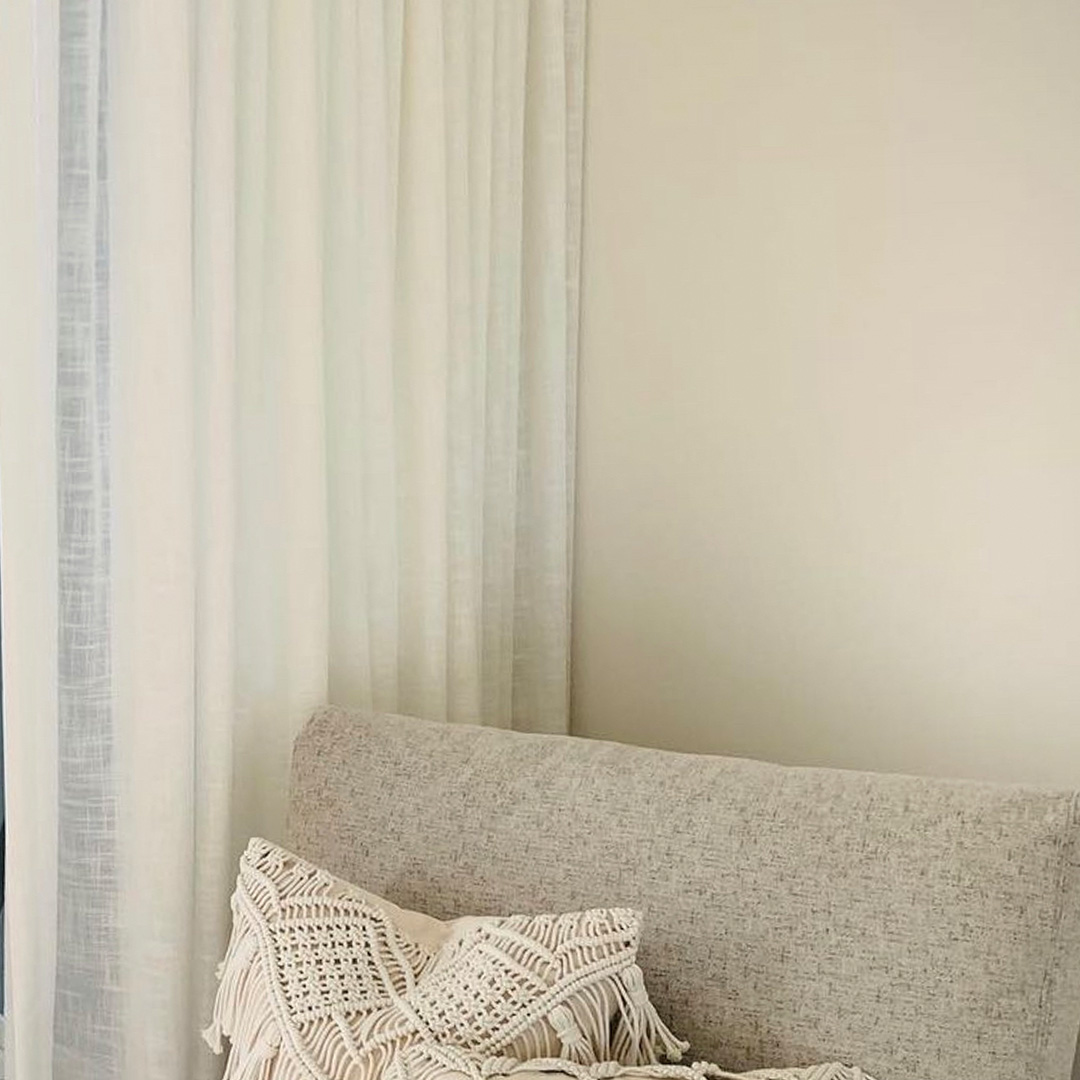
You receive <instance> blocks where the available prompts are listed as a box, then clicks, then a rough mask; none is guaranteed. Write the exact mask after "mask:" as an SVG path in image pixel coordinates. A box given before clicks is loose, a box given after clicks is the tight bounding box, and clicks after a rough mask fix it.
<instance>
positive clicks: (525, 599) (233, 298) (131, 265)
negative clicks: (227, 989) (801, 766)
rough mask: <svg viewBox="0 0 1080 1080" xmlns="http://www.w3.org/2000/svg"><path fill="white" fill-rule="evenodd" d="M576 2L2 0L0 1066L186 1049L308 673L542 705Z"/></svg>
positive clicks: (370, 692) (572, 148) (576, 109)
mask: <svg viewBox="0 0 1080 1080" xmlns="http://www.w3.org/2000/svg"><path fill="white" fill-rule="evenodd" d="M583 39H584V0H557V2H556V0H326V2H325V3H318V4H316V3H311V2H307V3H293V2H292V0H288V2H286V0H276V2H270V3H267V2H265V0H160V2H157V3H154V4H143V3H134V2H132V0H11V2H9V3H8V4H6V5H5V9H4V15H3V27H2V32H0V145H2V146H3V147H4V153H2V154H0V575H2V579H3V592H2V594H0V602H2V617H3V695H4V723H5V740H6V744H5V752H6V758H7V760H6V773H5V775H6V784H7V789H6V813H7V822H8V848H7V881H8V888H7V934H8V936H7V941H8V949H7V958H6V959H7V973H6V975H7V993H8V996H7V1009H8V1015H7V1025H6V1043H7V1045H6V1057H7V1061H6V1067H7V1073H8V1075H9V1076H13V1077H15V1080H45V1078H51V1077H65V1078H66V1077H79V1078H87V1080H89V1078H98V1077H101V1078H106V1077H120V1078H125V1080H127V1078H132V1080H134V1078H136V1077H137V1078H139V1080H147V1078H151V1077H152V1078H158V1077H161V1078H175V1080H190V1078H192V1077H204V1076H205V1077H210V1076H212V1075H214V1073H215V1070H216V1067H217V1063H216V1061H215V1060H214V1059H213V1058H211V1057H210V1055H209V1054H208V1053H206V1052H205V1049H204V1048H203V1047H202V1045H201V1044H200V1043H199V1042H198V1041H197V1038H196V1035H195V1032H196V1031H197V1029H198V1027H199V1025H200V1023H201V1022H202V1021H203V1020H204V1018H205V1016H206V1012H207V1008H208V1003H209V1000H210V996H211V992H212V987H213V963H214V960H215V958H216V957H217V955H218V954H219V953H220V950H221V948H222V946H223V940H224V930H225V923H226V920H227V914H228V910H227V909H228V905H227V896H228V891H229V887H230V882H231V876H232V864H233V859H234V857H235V855H236V853H237V851H238V848H239V846H240V844H242V843H243V841H244V840H245V839H246V838H247V836H248V835H250V834H252V833H255V832H261V833H263V834H266V835H270V836H279V835H280V833H281V828H282V822H283V811H284V791H285V788H286V784H287V768H288V757H289V752H290V748H291V740H292V737H293V735H294V734H295V731H296V730H297V728H298V726H299V724H300V723H302V721H303V719H304V717H305V716H306V714H307V713H308V712H309V711H310V709H311V708H312V707H314V706H315V705H317V704H319V703H321V702H324V701H326V700H328V699H332V700H336V701H339V702H342V703H346V704H360V705H366V706H369V707H373V708H377V709H380V710H387V711H403V712H411V713H415V714H418V715H424V716H430V717H433V718H442V719H447V720H453V721H466V722H479V723H487V724H496V725H500V726H513V727H522V728H528V729H533V730H554V731H558V730H565V729H566V725H567V708H568V654H569V640H568V638H569V596H570V534H571V529H572V507H573V427H574V381H575V367H576V336H577V277H578V262H579V234H580V173H581V128H582V86H583V77H582V65H583Z"/></svg>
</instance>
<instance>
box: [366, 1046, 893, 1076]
mask: <svg viewBox="0 0 1080 1080" xmlns="http://www.w3.org/2000/svg"><path fill="white" fill-rule="evenodd" d="M421 1058H423V1059H425V1060H424V1062H423V1064H422V1065H421V1067H420V1068H419V1069H418V1068H417V1065H418V1064H419V1059H421ZM521 1073H553V1074H558V1075H565V1076H570V1077H573V1078H574V1080H619V1078H622V1077H631V1078H640V1080H872V1078H871V1077H869V1076H867V1075H866V1074H865V1073H864V1072H863V1071H862V1069H860V1068H858V1067H857V1066H851V1065H843V1064H841V1063H840V1062H830V1063H828V1064H824V1065H814V1066H809V1067H807V1068H801V1069H762V1070H759V1071H756V1072H749V1073H746V1072H743V1073H733V1072H727V1071H726V1070H724V1069H721V1068H720V1066H719V1065H714V1064H713V1063H712V1062H709V1061H695V1062H694V1063H693V1064H691V1065H665V1064H652V1065H622V1064H620V1063H619V1062H617V1061H600V1062H593V1063H592V1064H590V1065H582V1064H580V1063H578V1062H572V1061H567V1060H566V1059H565V1058H551V1057H548V1058H534V1059H533V1060H531V1061H519V1060H517V1059H515V1058H510V1057H489V1058H487V1059H485V1060H483V1061H481V1060H480V1059H478V1058H477V1057H476V1056H475V1055H472V1054H469V1053H467V1052H465V1051H463V1050H458V1049H457V1048H455V1047H445V1046H439V1047H420V1046H418V1047H415V1048H412V1049H411V1050H410V1051H407V1052H405V1053H403V1054H400V1055H398V1057H397V1058H396V1059H395V1062H394V1065H393V1071H392V1072H388V1074H387V1078H386V1080H423V1077H424V1076H425V1075H427V1076H432V1075H437V1076H439V1077H441V1078H442V1080H452V1078H451V1077H450V1076H448V1075H447V1074H460V1075H462V1076H464V1077H465V1078H466V1080H511V1078H513V1077H514V1076H516V1075H518V1074H521Z"/></svg>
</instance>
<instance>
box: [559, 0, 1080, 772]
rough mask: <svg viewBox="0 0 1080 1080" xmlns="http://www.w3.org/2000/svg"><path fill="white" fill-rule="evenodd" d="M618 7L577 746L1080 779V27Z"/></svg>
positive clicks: (887, 5) (593, 326)
mask: <svg viewBox="0 0 1080 1080" xmlns="http://www.w3.org/2000/svg"><path fill="white" fill-rule="evenodd" d="M591 2H592V8H591V21H590V28H589V68H588V103H587V113H588V115H587V134H586V139H587V179H586V202H585V270H584V283H583V304H584V307H583V325H582V349H581V400H580V429H579V430H580V436H579V438H580V444H579V489H578V491H579V500H578V506H579V509H578V531H577V544H576V546H577V566H576V597H575V601H576V616H575V628H574V629H575V653H574V665H575V666H574V671H575V678H574V718H575V730H576V731H577V732H578V733H580V734H586V735H595V736H603V737H613V738H618V739H623V740H627V741H634V742H642V743H649V744H653V745H659V746H668V747H678V748H686V749H694V750H713V751H721V752H728V753H735V754H750V755H755V756H762V757H768V758H774V759H778V760H783V761H792V762H808V763H828V764H836V765H844V766H856V767H870V768H881V769H890V770H904V771H914V772H925V773H944V774H957V775H971V776H983V777H991V778H1006V779H1024V780H1035V781H1051V782H1065V783H1071V784H1076V783H1080V60H1078V58H1080V5H1078V4H1077V3H1076V2H1075V0H887V2H885V0H663V2H661V0H591Z"/></svg>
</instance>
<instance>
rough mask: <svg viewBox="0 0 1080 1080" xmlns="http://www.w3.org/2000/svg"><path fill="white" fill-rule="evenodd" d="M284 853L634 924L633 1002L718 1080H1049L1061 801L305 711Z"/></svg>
mask: <svg viewBox="0 0 1080 1080" xmlns="http://www.w3.org/2000/svg"><path fill="white" fill-rule="evenodd" d="M290 813H291V824H290V836H291V840H290V842H291V845H292V846H293V847H294V848H295V849H296V850H298V851H299V852H300V853H301V854H303V855H304V856H305V857H307V858H311V859H313V860H315V861H317V862H319V863H321V864H323V865H325V866H327V867H329V868H330V869H332V870H333V871H334V872H335V873H338V874H341V875H343V876H346V877H348V878H351V879H353V880H362V881H363V882H364V883H365V884H366V885H367V886H368V887H369V888H372V889H374V890H376V891H377V892H378V893H379V894H380V895H384V896H388V897H390V898H391V899H393V900H394V901H395V902H397V903H401V904H405V905H407V906H410V907H418V908H422V909H423V910H425V911H429V912H431V913H432V914H434V915H437V916H440V917H450V916H453V915H456V914H460V913H462V912H498V911H542V910H571V909H576V908H582V907H589V906H594V905H597V904H624V905H627V906H631V907H634V908H637V909H640V910H642V912H643V916H644V920H645V925H646V926H647V927H648V933H647V935H646V936H645V938H644V940H643V942H642V947H641V950H640V963H641V966H642V968H643V969H644V971H645V975H646V978H647V980H648V985H649V989H650V993H651V996H652V999H653V1000H654V1002H655V1003H656V1005H657V1008H658V1009H659V1010H660V1012H661V1014H662V1015H663V1016H664V1018H665V1020H667V1021H668V1023H670V1025H671V1026H672V1028H673V1029H674V1030H675V1031H677V1032H678V1033H679V1034H680V1035H682V1036H684V1037H686V1038H688V1039H689V1040H690V1043H691V1053H692V1055H693V1056H694V1057H695V1058H704V1059H708V1060H711V1061H715V1062H717V1063H718V1064H720V1065H721V1066H723V1067H724V1068H726V1069H731V1070H739V1069H750V1068H763V1067H766V1066H770V1065H777V1064H781V1063H792V1064H794V1063H798V1062H812V1061H829V1060H841V1061H850V1062H854V1063H858V1064H860V1065H861V1066H862V1067H863V1068H864V1069H866V1070H867V1072H869V1073H871V1074H872V1075H874V1076H875V1077H877V1080H912V1078H917V1080H1019V1078H1024V1080H1027V1078H1028V1077H1031V1078H1038V1080H1065V1078H1066V1077H1067V1076H1068V1074H1069V1065H1070V1063H1071V1060H1072V1053H1073V1048H1074V1045H1075V1041H1076V1033H1077V1029H1078V1026H1080V891H1078V890H1080V850H1078V847H1077V843H1078V831H1080V829H1078V824H1077V815H1076V797H1075V794H1074V793H1073V792H1044V791H1037V790H1032V789H1028V788H1020V787H998V786H994V785H986V784H974V783H958V782H957V783H950V782H944V781H938V780H922V779H913V778H910V777H899V776H878V775H867V774H861V773H854V772H840V771H833V770H823V769H792V768H782V767H779V766H773V765H766V764H762V763H759V762H752V761H744V760H735V759H727V758H718V757H708V756H699V755H688V754H671V753H664V752H661V751H655V750H644V749H639V748H635V747H628V746H619V745H615V744H609V743H600V742H593V741H590V740H584V739H567V738H560V737H554V736H547V737H544V736H530V735H518V734H513V733H507V732H498V731H490V730H482V729H471V728H466V727H460V726H453V725H441V724H429V723H424V722H421V721H416V720H410V719H406V718H402V717H376V716H368V715H362V714H358V713H349V712H345V711H341V710H326V711H323V712H321V713H319V714H318V715H317V716H316V717H315V718H314V719H313V721H312V722H311V723H310V724H309V726H308V727H307V728H306V730H305V731H304V733H303V734H302V736H301V737H300V739H299V741H298V743H297V748H296V752H295V757H294V767H293V784H292V794H291V811H290Z"/></svg>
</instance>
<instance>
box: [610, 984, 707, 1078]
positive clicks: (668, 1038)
mask: <svg viewBox="0 0 1080 1080" xmlns="http://www.w3.org/2000/svg"><path fill="white" fill-rule="evenodd" d="M619 983H620V985H621V986H622V988H623V991H624V997H623V1000H622V1001H621V1002H620V1010H619V1012H620V1015H619V1018H618V1020H617V1021H616V1025H615V1037H614V1039H613V1040H612V1042H613V1048H614V1051H615V1052H614V1057H615V1059H616V1060H618V1061H621V1062H623V1063H624V1064H626V1065H655V1064H658V1062H659V1057H658V1054H657V1050H658V1049H659V1051H660V1053H661V1054H662V1055H663V1056H664V1057H665V1058H667V1059H668V1060H669V1061H681V1060H682V1056H683V1054H684V1053H685V1052H686V1051H687V1050H689V1049H690V1044H689V1043H688V1042H684V1041H683V1040H682V1039H679V1038H676V1036H675V1035H674V1033H673V1032H672V1031H671V1029H670V1028H669V1027H668V1026H667V1025H666V1024H665V1023H664V1022H663V1020H661V1019H660V1014H659V1013H658V1012H657V1011H656V1006H655V1005H653V1003H652V1002H651V1001H650V1000H649V995H648V993H647V991H646V989H645V976H644V974H643V972H642V970H641V968H640V967H638V965H637V964H631V965H630V966H629V967H627V968H624V969H623V971H621V972H620V973H619Z"/></svg>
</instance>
